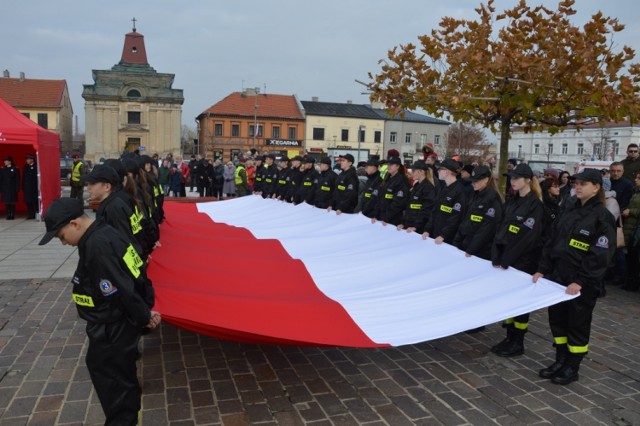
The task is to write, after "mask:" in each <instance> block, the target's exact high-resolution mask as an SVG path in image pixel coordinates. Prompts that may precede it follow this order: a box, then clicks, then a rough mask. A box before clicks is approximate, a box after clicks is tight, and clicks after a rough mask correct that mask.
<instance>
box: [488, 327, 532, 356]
mask: <svg viewBox="0 0 640 426" xmlns="http://www.w3.org/2000/svg"><path fill="white" fill-rule="evenodd" d="M526 332H527V330H520V329H518V328H515V327H513V337H512V338H511V340H509V341H508V342H507V343H506V344H505V345H504V346H502V347H501V348H498V349H496V351H495V354H496V355H498V356H502V357H505V358H509V357H512V356H517V355H522V354H523V353H524V334H525V333H526Z"/></svg>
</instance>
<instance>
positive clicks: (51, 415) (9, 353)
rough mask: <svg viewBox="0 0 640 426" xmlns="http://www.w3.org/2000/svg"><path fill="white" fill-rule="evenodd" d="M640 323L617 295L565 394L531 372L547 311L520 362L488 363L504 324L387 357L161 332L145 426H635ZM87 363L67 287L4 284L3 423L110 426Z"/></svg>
mask: <svg viewBox="0 0 640 426" xmlns="http://www.w3.org/2000/svg"><path fill="white" fill-rule="evenodd" d="M639 317H640V294H639V293H627V292H623V291H622V290H620V289H618V288H612V289H610V290H609V294H608V295H607V297H605V298H604V299H601V300H600V301H599V304H598V307H597V308H596V317H595V320H594V328H593V333H592V334H593V339H592V342H591V348H592V351H591V352H590V353H589V355H588V357H587V359H586V360H585V361H584V362H583V364H582V369H581V371H580V374H581V376H580V380H579V381H578V382H575V383H572V384H571V385H569V386H566V387H561V386H556V385H553V384H551V383H550V382H549V381H547V380H542V379H540V378H538V376H537V374H536V371H537V370H538V369H539V368H541V367H543V366H545V365H546V364H547V363H549V362H550V360H551V357H552V355H553V350H552V348H551V345H550V334H549V331H548V326H547V322H546V321H547V315H546V311H538V312H536V313H534V314H533V315H532V324H531V332H530V333H528V335H527V338H526V343H527V350H526V354H525V355H524V356H520V357H516V358H512V359H502V358H499V357H497V356H495V355H493V354H492V353H490V352H489V348H490V346H491V345H492V344H493V343H495V342H497V341H498V340H500V339H501V338H502V329H501V328H500V326H499V325H497V324H494V325H491V326H489V327H487V329H486V330H485V331H483V332H480V333H477V334H473V335H469V334H459V335H456V336H451V337H447V338H443V339H438V340H435V341H431V342H426V343H422V344H419V345H409V346H404V347H399V348H390V349H350V348H335V347H286V346H259V345H246V344H238V343H233V342H226V341H222V340H218V339H214V338H210V337H205V336H200V335H197V334H194V333H191V332H186V331H183V330H179V329H177V328H174V327H172V326H170V325H167V324H163V325H162V326H161V328H160V329H159V330H157V331H155V332H154V333H152V334H151V335H148V336H145V337H144V338H143V355H142V359H141V361H140V363H139V375H140V378H141V383H142V384H143V393H144V394H143V410H142V424H144V425H166V424H171V425H209V424H211V425H221V424H222V425H299V424H300V425H301V424H309V425H360V424H362V425H392V426H398V425H432V424H433V425H438V424H442V425H464V424H470V425H485V424H487V425H489V424H501V425H523V424H527V425H529V424H553V425H572V424H575V425H581V426H584V425H595V424H607V425H631V424H640V401H639V399H640V398H639V397H640V365H639V363H640V355H638V352H637V351H638V349H637V348H639V347H640V332H639V330H638V319H639ZM85 352H86V340H85V334H84V322H83V321H81V320H79V319H78V318H77V315H76V312H75V307H74V306H73V304H72V303H71V302H70V296H69V288H68V280H67V279H55V278H53V279H47V280H24V279H14V280H4V281H0V424H2V425H24V424H29V425H53V424H60V425H67V424H68V425H71V424H74V425H80V424H82V425H93V424H102V423H103V422H104V417H103V414H102V411H101V409H100V405H99V404H98V401H97V398H96V395H95V392H94V391H93V389H92V386H91V382H90V380H89V375H88V373H87V370H86V368H85V366H84V359H83V358H84V354H85Z"/></svg>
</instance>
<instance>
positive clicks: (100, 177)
mask: <svg viewBox="0 0 640 426" xmlns="http://www.w3.org/2000/svg"><path fill="white" fill-rule="evenodd" d="M82 179H83V180H84V181H85V182H87V183H95V182H106V183H110V184H112V185H117V184H118V183H120V182H122V179H120V176H118V172H116V171H115V170H114V169H113V168H112V167H109V166H105V165H102V166H95V167H94V168H93V170H91V172H90V173H89V174H86V175H84V176H83V177H82Z"/></svg>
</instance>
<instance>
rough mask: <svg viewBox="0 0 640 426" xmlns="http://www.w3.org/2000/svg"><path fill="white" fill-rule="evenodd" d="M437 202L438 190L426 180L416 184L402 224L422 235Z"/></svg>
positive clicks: (410, 195)
mask: <svg viewBox="0 0 640 426" xmlns="http://www.w3.org/2000/svg"><path fill="white" fill-rule="evenodd" d="M435 201H436V188H435V186H433V184H432V183H431V182H430V181H429V179H425V180H423V181H422V182H416V184H415V185H413V188H411V191H410V193H409V199H408V200H407V205H406V208H405V211H404V218H403V219H402V224H403V225H404V227H405V228H411V227H413V228H416V232H417V233H419V234H422V232H423V231H424V226H425V224H426V223H427V220H428V219H429V215H431V211H432V210H433V204H434V203H435Z"/></svg>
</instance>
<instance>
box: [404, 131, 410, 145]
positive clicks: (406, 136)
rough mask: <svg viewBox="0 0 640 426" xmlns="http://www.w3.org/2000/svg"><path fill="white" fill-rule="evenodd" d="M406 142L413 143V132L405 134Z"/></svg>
mask: <svg viewBox="0 0 640 426" xmlns="http://www.w3.org/2000/svg"><path fill="white" fill-rule="evenodd" d="M404 143H411V133H405V134H404Z"/></svg>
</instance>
